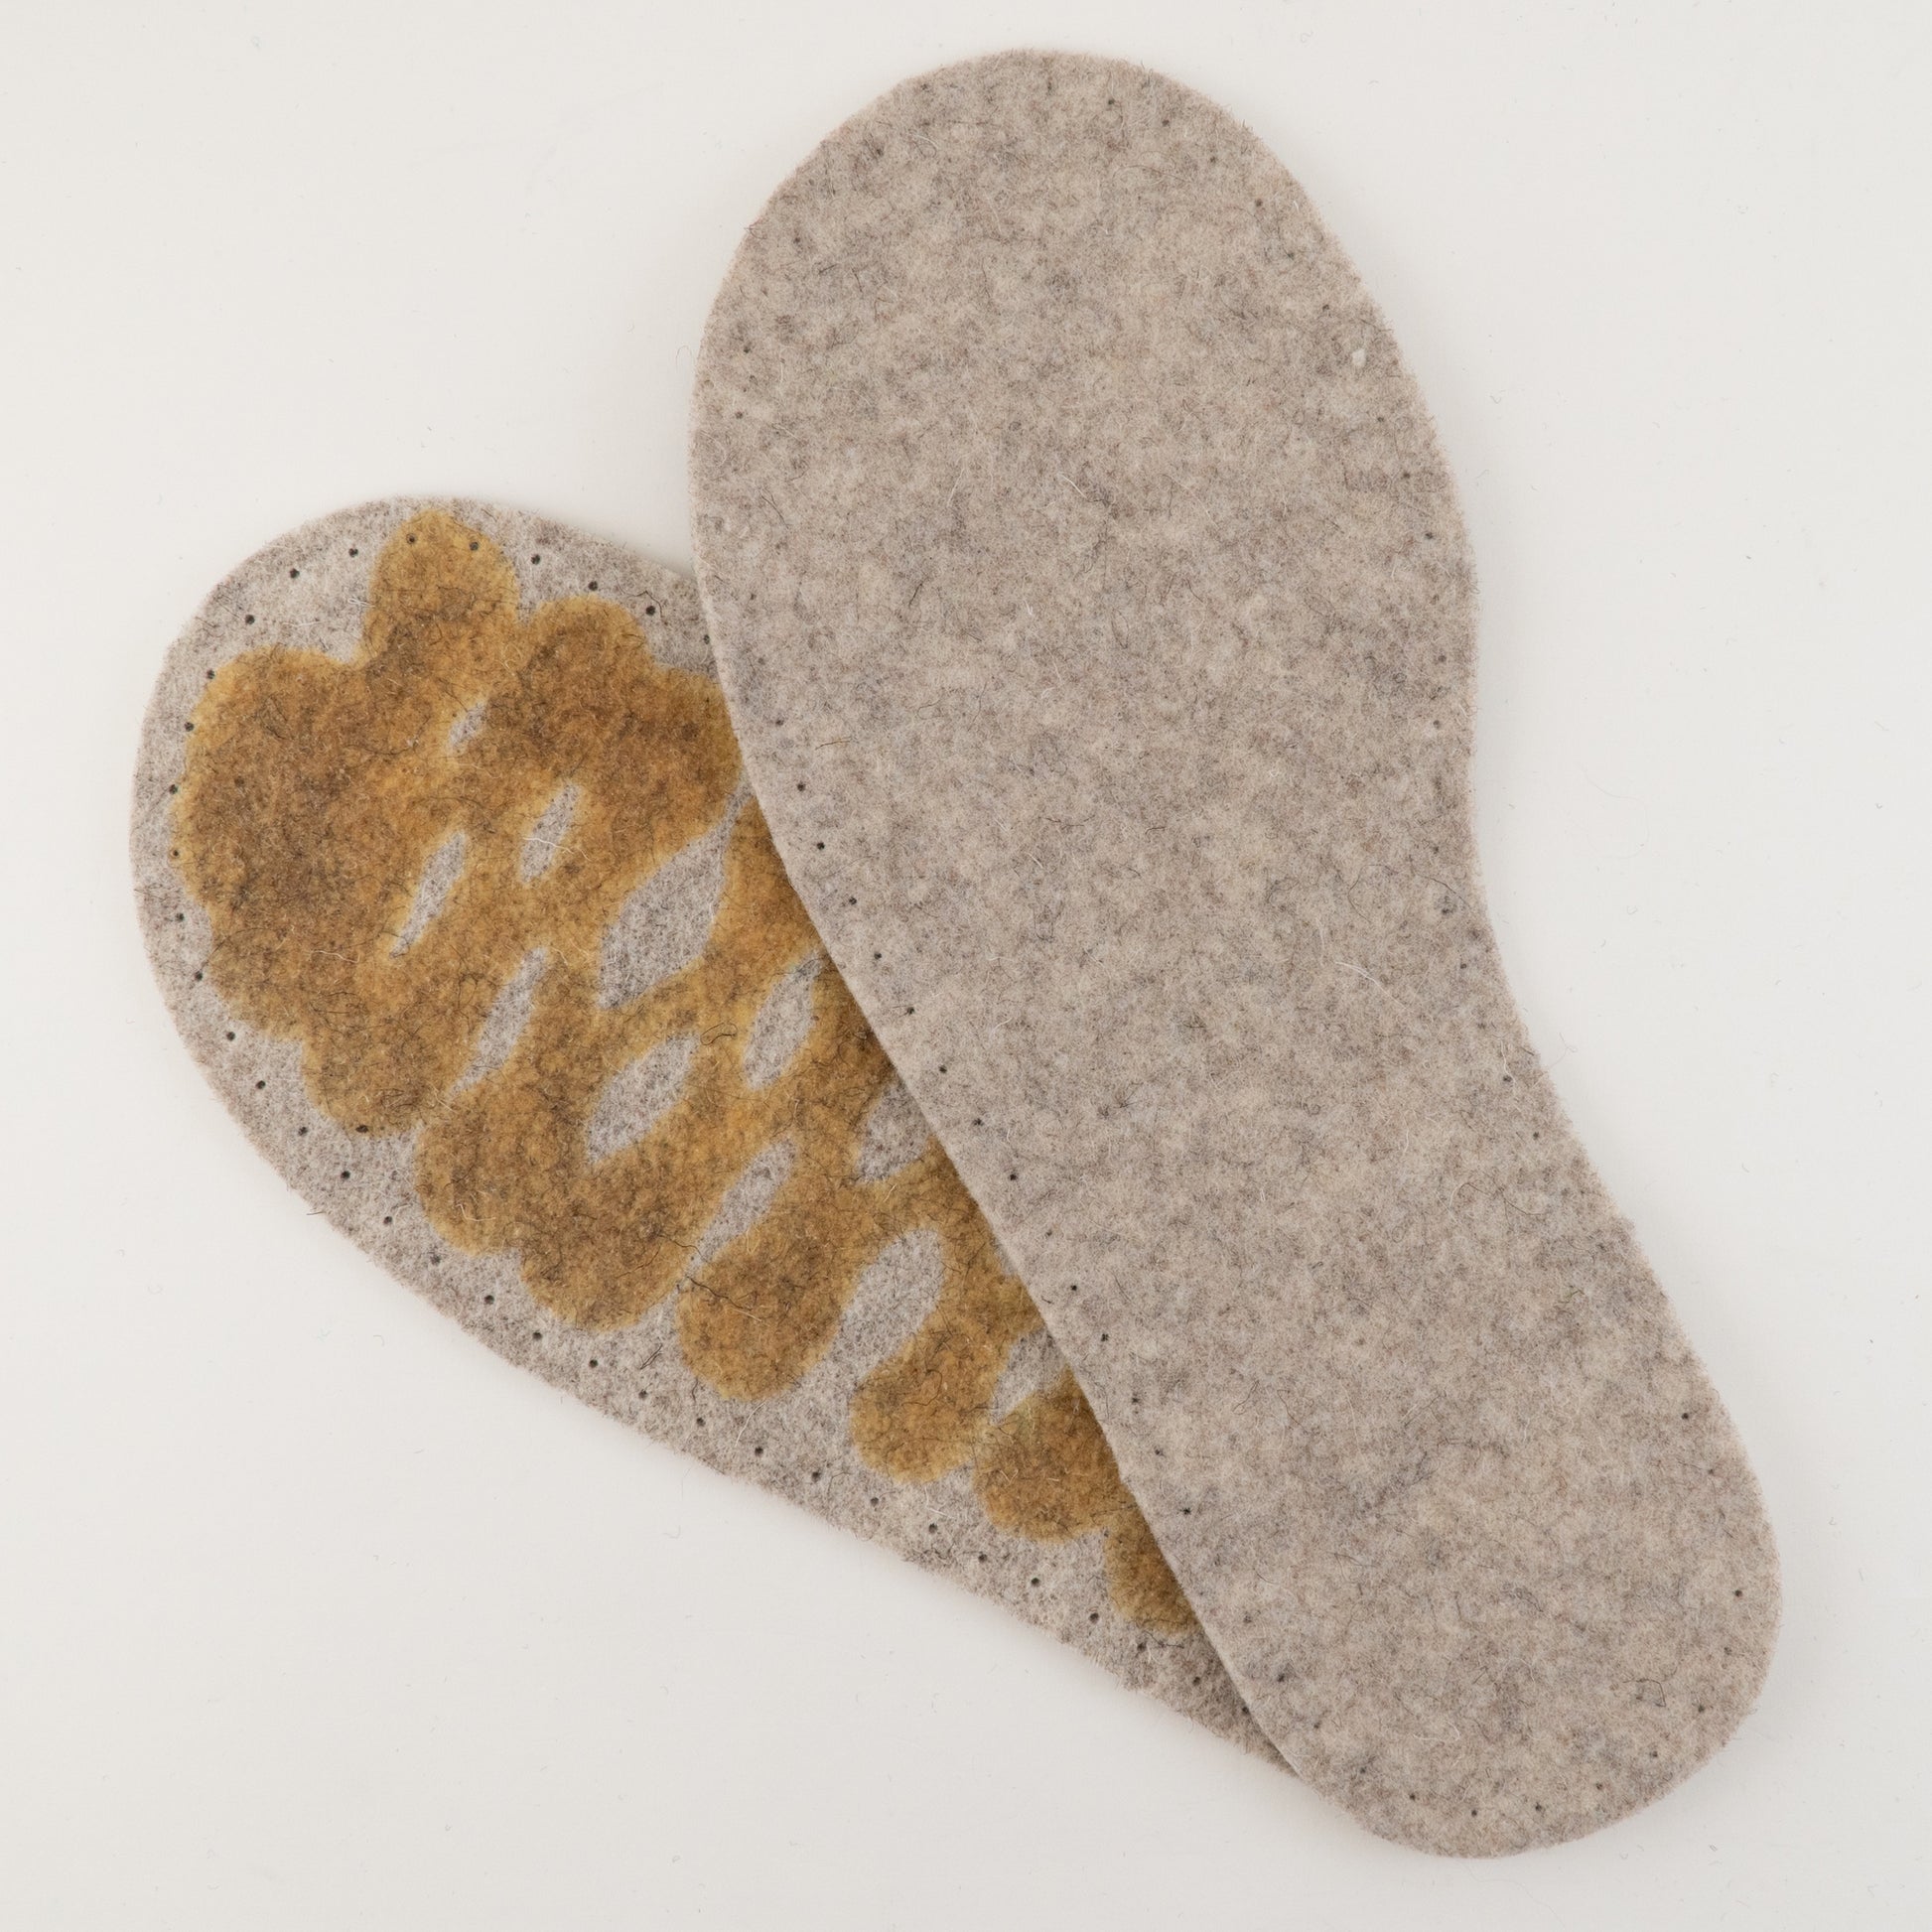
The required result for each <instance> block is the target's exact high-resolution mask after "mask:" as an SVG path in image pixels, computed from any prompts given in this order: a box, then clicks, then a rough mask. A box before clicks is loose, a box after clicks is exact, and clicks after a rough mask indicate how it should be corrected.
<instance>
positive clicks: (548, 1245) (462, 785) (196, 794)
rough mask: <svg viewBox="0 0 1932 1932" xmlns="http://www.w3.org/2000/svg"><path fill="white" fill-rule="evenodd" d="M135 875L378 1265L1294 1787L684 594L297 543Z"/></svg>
mask: <svg viewBox="0 0 1932 1932" xmlns="http://www.w3.org/2000/svg"><path fill="white" fill-rule="evenodd" d="M132 843H133V861H134V872H135V882H136V888H137V894H138V899H139V905H140V911H141V919H142V926H143V930H144V933H145V936H146V940H147V944H148V947H149V951H150V955H151V958H152V961H153V964H154V969H155V973H156V976H157V978H158V980H159V982H160V985H161V989H162V992H163V994H164V996H165V998H166V1000H167V1003H168V1007H169V1010H170V1011H171V1013H172V1014H173V1016H174V1018H175V1021H176V1023H177V1025H178V1026H179V1027H180V1029H181V1031H182V1034H183V1036H184V1038H185V1039H186V1040H187V1042H188V1044H189V1046H190V1048H191V1049H192V1050H193V1052H194V1053H195V1055H196V1057H197V1059H198V1060H199V1061H200V1062H201V1064H202V1066H203V1068H204V1070H205V1072H206V1073H207V1077H208V1079H209V1081H210V1082H211V1083H212V1085H213V1086H214V1088H215V1090H216V1092H217V1093H218V1094H219V1095H220V1097H221V1098H222V1100H223V1101H224V1102H225V1103H226V1105H227V1106H228V1108H229V1109H230V1111H231V1112H232V1113H233V1114H234V1115H235V1117H236V1119H237V1120H238V1121H239V1122H240V1123H241V1125H242V1126H243V1128H244V1129H245V1130H246V1131H247V1133H248V1135H249V1137H250V1138H251V1139H252V1140H253V1141H254V1142H255V1144H256V1146H257V1147H258V1148H259V1149H260V1150H261V1151H262V1153H264V1154H265V1155H266V1156H267V1157H268V1159H269V1160H270V1161H271V1162H272V1163H273V1164H274V1166H275V1167H276V1168H277V1169H278V1170H279V1171H280V1172H281V1173H283V1174H284V1175H285V1176H286V1177H287V1178H288V1179H289V1181H290V1182H291V1183H292V1184H293V1185H294V1186H295V1187H296V1188H297V1189H298V1190H299V1192H300V1193H301V1194H302V1195H303V1196H304V1197H305V1198H306V1199H307V1200H308V1201H309V1202H310V1203H312V1204H313V1205H314V1206H315V1207H316V1208H317V1209H319V1210H320V1211H322V1212H323V1213H325V1214H327V1215H328V1216H329V1218H330V1219H331V1220H332V1221H334V1222H335V1224H336V1225H337V1226H338V1227H340V1228H341V1229H342V1230H343V1231H344V1232H345V1234H347V1235H348V1236H349V1238H350V1239H351V1240H353V1241H354V1242H355V1243H356V1244H357V1245H358V1246H360V1247H361V1248H363V1249H364V1250H365V1251H366V1252H367V1253H368V1254H370V1255H371V1256H372V1257H373V1258H374V1259H376V1260H377V1261H379V1262H380V1263H381V1264H382V1265H383V1266H384V1267H386V1268H387V1269H389V1270H390V1271H391V1272H392V1273H393V1274H395V1275H397V1276H398V1277H399V1278H400V1279H402V1280H403V1281H405V1282H407V1283H408V1284H409V1285H410V1286H411V1287H413V1288H415V1289H416V1290H418V1291H419V1292H420V1293H422V1294H424V1295H425V1296H427V1297H428V1298H429V1299H430V1300H432V1301H433V1302H435V1303H436V1305H437V1306H438V1307H440V1308H442V1309H443V1310H445V1311H447V1312H449V1313H451V1314H453V1315H454V1316H456V1318H457V1319H458V1320H459V1321H461V1322H462V1323H463V1325H464V1326H465V1327H467V1328H469V1329H470V1330H471V1332H472V1333H474V1334H476V1335H477V1336H479V1337H480V1338H481V1339H483V1341H485V1342H486V1343H487V1344H488V1345H489V1346H490V1347H492V1348H494V1349H495V1350H497V1351H498V1352H499V1353H500V1354H502V1355H504V1356H506V1357H507V1358H508V1359H510V1360H511V1361H514V1362H517V1363H520V1364H522V1365H523V1366H525V1367H528V1368H531V1369H533V1370H535V1371H536V1372H537V1373H538V1374H540V1375H542V1376H543V1377H544V1378H545V1379H546V1380H548V1381H551V1382H553V1383H556V1384H557V1385H559V1386H561V1387H563V1388H567V1389H569V1390H571V1391H572V1392H573V1393H575V1394H576V1395H578V1396H580V1397H582V1398H583V1399H584V1400H585V1401H587V1402H589V1403H592V1404H593V1405H595V1406H596V1407H598V1408H601V1409H603V1410H606V1411H607V1412H609V1413H610V1414H612V1415H613V1416H615V1417H617V1418H618V1419H620V1420H621V1421H622V1422H625V1423H627V1424H629V1425H631V1426H632V1427H634V1428H636V1429H638V1430H640V1431H641V1432H643V1433H644V1434H646V1435H648V1436H651V1437H654V1438H656V1439H658V1440H660V1441H662V1442H666V1443H669V1444H671V1445H673V1446H675V1447H677V1448H679V1449H684V1450H686V1451H688V1452H690V1453H691V1454H694V1455H697V1456H699V1457H700V1458H701V1459H703V1460H704V1461H706V1462H708V1463H710V1464H711V1465H712V1466H713V1467H715V1468H718V1469H721V1470H723V1471H725V1472H727V1473H730V1474H734V1475H740V1476H744V1477H746V1478H748V1479H750V1480H752V1481H756V1482H758V1483H759V1484H761V1485H763V1486H764V1487H766V1488H768V1489H772V1490H775V1491H776V1492H778V1493H779V1494H781V1495H785V1496H789V1497H790V1498H792V1499H793V1500H794V1501H796V1502H799V1503H801V1504H803V1505H805V1506H806V1507H808V1508H810V1509H812V1510H814V1511H815V1512H817V1513H819V1514H821V1515H824V1516H827V1517H829V1518H830V1519H832V1520H833V1521H834V1522H837V1523H840V1524H842V1525H844V1526H846V1527H847V1528H850V1529H854V1530H857V1531H858V1532H860V1533H861V1534H863V1535H866V1536H869V1537H871V1538H873V1539H875V1540H877V1541H879V1542H882V1543H884V1544H886V1545H888V1546H889V1547H890V1548H893V1549H895V1550H897V1551H899V1552H900V1553H901V1554H902V1555H904V1556H906V1557H908V1558H910V1559H911V1560H912V1561H914V1562H916V1563H919V1564H921V1565H922V1566H924V1567H926V1568H928V1569H932V1570H935V1571H938V1572H940V1573H941V1574H944V1575H948V1576H951V1577H954V1578H956V1579H957V1580H958V1581H959V1582H961V1583H963V1584H965V1585H966V1586H967V1587H970V1588H972V1589H975V1590H977V1591H979V1592H981V1593H983V1594H986V1595H989V1596H992V1597H993V1598H995V1599H996V1600H998V1601H1000V1602H1003V1603H1005V1604H1007V1605H1008V1606H1009V1607H1010V1608H1012V1609H1013V1610H1015V1611H1016V1612H1017V1613H1018V1614H1020V1615H1022V1616H1024V1617H1026V1618H1027V1619H1028V1620H1029V1621H1030V1622H1033V1623H1035V1624H1037V1625H1039V1626H1041V1627H1043V1628H1044V1629H1047V1630H1049V1631H1051V1632H1053V1633H1054V1634H1056V1635H1058V1636H1060V1637H1062V1638H1063V1639H1064V1640H1065V1641H1067V1642H1068V1643H1070V1644H1072V1645H1073V1646H1074V1647H1075V1648H1077V1649H1078V1650H1080V1651H1081V1652H1083V1653H1084V1654H1085V1655H1087V1656H1089V1657H1091V1658H1093V1659H1094V1660H1095V1661H1096V1662H1098V1663H1100V1664H1102V1665H1104V1666H1105V1667H1106V1668H1108V1669H1110V1670H1112V1671H1113V1672H1114V1673H1115V1674H1116V1675H1118V1676H1119V1677H1120V1678H1122V1679H1123V1680H1124V1681H1125V1682H1127V1683H1129V1684H1131V1685H1134V1686H1137V1687H1139V1688H1143V1689H1146V1690H1148V1691H1150V1692H1152V1693H1154V1694H1155V1695H1156V1696H1158V1697H1161V1698H1162V1699H1164V1700H1165V1701H1166V1702H1168V1703H1169V1704H1171V1705H1173V1706H1174V1707H1175V1708H1176V1709H1178V1710H1180V1711H1182V1712H1185V1713H1186V1714H1188V1715H1190V1716H1192V1717H1194V1718H1196V1719H1198V1720H1199V1721H1200V1722H1202V1723H1203V1724H1205V1725H1208V1726H1210V1727H1211V1728H1213V1729H1214V1730H1216V1731H1218V1732H1220V1733H1221V1734H1222V1735H1224V1736H1227V1737H1229V1738H1231V1739H1233V1740H1235V1741H1237V1742H1239V1743H1241V1744H1242V1745H1243V1746H1244V1747H1246V1748H1249V1749H1253V1750H1257V1751H1259V1752H1261V1753H1263V1754H1266V1755H1270V1756H1272V1755H1273V1754H1272V1752H1269V1750H1268V1747H1267V1745H1266V1744H1265V1742H1263V1740H1262V1739H1261V1738H1260V1735H1259V1733H1258V1732H1257V1731H1256V1730H1255V1728H1254V1726H1253V1725H1252V1723H1251V1722H1250V1721H1249V1720H1248V1719H1247V1717H1246V1715H1245V1712H1244V1711H1243V1708H1242V1705H1241V1702H1240V1700H1239V1699H1238V1697H1237V1696H1236V1695H1235V1693H1234V1691H1233V1689H1232V1687H1231V1686H1230V1684H1229V1682H1228V1679H1227V1676H1226V1674H1225V1672H1224V1671H1223V1669H1222V1668H1221V1666H1220V1663H1219V1661H1218V1659H1217V1657H1216V1656H1215V1654H1214V1652H1213V1650H1212V1648H1211V1647H1210V1646H1209V1644H1208V1643H1207V1641H1206V1640H1205V1638H1204V1637H1203V1636H1202V1634H1201V1632H1200V1630H1199V1628H1198V1626H1197V1625H1195V1624H1194V1623H1193V1621H1192V1619H1191V1617H1190V1616H1189V1615H1188V1613H1187V1610H1186V1606H1185V1603H1184V1600H1183V1599H1181V1598H1180V1597H1179V1596H1178V1593H1177V1592H1176V1591H1174V1590H1173V1585H1172V1580H1171V1579H1169V1578H1168V1576H1167V1572H1166V1570H1165V1567H1164V1566H1163V1565H1162V1564H1161V1561H1160V1556H1159V1552H1158V1550H1156V1549H1155V1547H1154V1545H1153V1544H1152V1542H1151V1540H1149V1539H1148V1538H1147V1534H1146V1530H1145V1526H1144V1524H1142V1523H1141V1520H1140V1517H1139V1514H1138V1512H1137V1511H1136V1510H1135V1509H1134V1506H1133V1503H1132V1499H1131V1498H1130V1497H1129V1496H1128V1495H1127V1493H1126V1492H1125V1490H1124V1489H1122V1488H1121V1486H1120V1484H1119V1481H1118V1477H1117V1475H1116V1473H1115V1470H1114V1465H1113V1462H1112V1458H1111V1456H1110V1455H1109V1454H1108V1452H1107V1449H1106V1445H1105V1442H1104V1440H1103V1439H1102V1438H1101V1436H1100V1434H1099V1432H1098V1431H1097V1429H1095V1428H1094V1426H1093V1423H1092V1419H1091V1417H1090V1415H1089V1414H1088V1412H1087V1410H1086V1406H1085V1403H1084V1401H1083V1400H1082V1399H1081V1398H1080V1395H1079V1392H1078V1389H1077V1386H1076V1385H1075V1384H1074V1382H1073V1380H1072V1377H1071V1376H1070V1375H1069V1374H1068V1373H1067V1372H1066V1369H1065V1365H1064V1362H1063V1361H1062V1359H1061V1358H1060V1356H1059V1354H1058V1351H1057V1350H1056V1349H1055V1348H1054V1346H1053V1345H1052V1343H1051V1342H1050V1341H1049V1340H1048V1339H1047V1337H1046V1336H1045V1335H1044V1333H1043V1332H1041V1331H1040V1328H1039V1322H1038V1316H1037V1314H1036V1312H1035V1311H1034V1309H1033V1307H1032V1305H1031V1303H1030V1302H1029V1301H1028V1299H1027V1297H1026V1295H1025V1293H1024V1291H1023V1290H1022V1289H1021V1288H1020V1286H1019V1284H1018V1282H1017V1281H1015V1280H1013V1279H1012V1277H1011V1275H1010V1273H1009V1271H1008V1270H1007V1267H1006V1264H1005V1262H1004V1258H1003V1257H1002V1256H1001V1255H1000V1254H999V1251H998V1249H997V1246H996V1245H995V1244H994V1243H993V1241H992V1239H991V1236H990V1234H989V1233H988V1232H987V1230H986V1228H985V1224H984V1222H983V1220H982V1219H981V1218H980V1216H979V1214H978V1212H977V1210H976V1209H975V1208H974V1206H973V1204H972V1202H971V1200H970V1198H969V1197H968V1196H967V1195H966V1194H965V1192H964V1190H963V1189H962V1188H961V1187H960V1186H959V1184H958V1182H957V1179H956V1178H955V1177H954V1176H953V1175H952V1173H951V1169H950V1166H949V1164H947V1162H946V1160H945V1157H944V1155H943V1154H942V1153H941V1152H940V1151H939V1150H938V1148H937V1147H936V1146H935V1145H934V1144H933V1143H932V1142H931V1139H930V1136H929V1134H928V1131H927V1129H926V1127H925V1125H924V1123H923V1122H922V1121H921V1120H920V1119H919V1117H918V1114H917V1111H916V1109H914V1108H913V1107H912V1106H911V1104H910V1102H909V1100H908V1099H907V1098H906V1096H905V1093H904V1091H903V1089H902V1088H901V1087H900V1086H899V1085H898V1083H897V1080H896V1079H894V1078H893V1076H892V1070H891V1067H890V1065H889V1063H888V1062H887V1061H886V1060H885V1057H884V1055H883V1053H881V1052H880V1051H879V1049H878V1046H877V1043H876V1041H874V1040H873V1038H872V1035H870V1033H869V1032H868V1030H867V1029H866V1028H865V1026H864V1024H863V1022H862V1021H861V1020H860V1019H859V1017H858V1015H857V1012H856V1009H855V1008H853V1007H852V1004H851V1002H850V999H849V996H847V995H846V994H845V992H844V989H843V987H842V986H841V985H840V983H839V980H838V976H837V974H836V973H835V972H834V971H833V970H832V969H830V968H829V967H828V966H826V964H825V962H824V959H823V955H822V953H821V952H820V950H819V948H818V945H817V941H816V937H815V935H814V934H813V933H812V931H811V928H810V926H809V923H808V922H807V921H806V920H805V918H804V915H803V912H802V910H801V909H800V908H799V906H798V904H797V901H796V899H795V898H794V897H792V895H791V894H790V892H789V889H788V888H787V886H786V885H785V882H784V878H783V874H782V872H781V871H780V870H779V869H778V866H777V863H776V860H775V857H774V856H773V855H772V854H771V851H770V847H769V844H768V840H767V839H766V837H765V834H764V832H763V828H762V824H761V821H760V819H759V813H758V809H757V806H756V804H755V803H754V802H753V801H751V800H750V798H749V794H748V792H747V790H746V787H745V785H744V782H743V779H742V775H741V774H740V772H739V768H738V759H737V752H736V748H735V745H734V744H733V741H732V738H731V734H730V730H729V725H728V722H727V719H726V714H725V709H724V706H723V703H722V700H721V698H720V697H719V694H718V690H717V685H716V681H715V677H714V675H713V673H712V669H711V662H710V653H709V649H708V644H707V640H706V637H705V633H704V628H703V624H702V621H701V619H700V617H699V613H698V606H697V599H696V595H695V592H694V589H693V587H692V585H691V584H690V583H689V582H688V581H686V580H684V579H682V578H679V577H677V576H675V575H674V574H672V573H671V572H669V571H666V570H663V569H660V568H658V567H656V566H654V565H652V564H649V563H647V562H645V561H644V560H643V559H641V558H639V557H636V556H634V555H633V554H631V553H629V552H628V551H626V550H624V549H622V548H621V547H619V546H616V545H613V544H610V543H605V542H601V541H599V540H597V539H594V538H591V537H587V536H584V535H582V534H580V533H578V532H575V531H573V530H570V529H567V528H565V527H563V526H561V525H558V524H555V523H552V522H549V521H546V520H544V519H541V518H537V517H532V516H528V515H524V514H522V513H519V512H516V511H511V510H506V509H502V508H498V507H492V506H489V505H484V504H479V503H465V502H455V503H427V502H420V501H390V502H377V503H372V504H368V505H365V506H363V507H361V508H357V509H353V510H348V511H345V512H343V513H342V514H339V515H336V516H332V517H327V518H324V519H323V520H321V521H319V522H316V523H312V524H309V525H307V526H306V527H304V528H302V529H300V530H297V531H295V532H293V533H292V534H291V535H289V536H286V537H284V538H281V539H280V540H278V541H277V542H275V543H273V544H271V545H270V546H269V547H268V548H267V549H265V550H263V551H261V552H260V553H259V554H258V555H256V556H255V557H253V558H251V559H250V560H249V561H248V562H247V563H246V564H244V565H242V566H241V568H240V569H239V570H237V571H236V572H235V573H234V574H233V575H232V576H231V577H229V578H228V579H227V580H226V581H225V582H224V583H222V584H221V585H220V586H219V587H218V588H217V589H216V590H215V591H214V592H213V593H212V594H211V595H210V597H209V598H208V600H207V603H206V604H205V605H204V606H203V608H202V609H201V611H200V612H199V613H198V614H197V615H196V617H195V619H194V620H193V621H192V622H191V623H190V624H189V626H188V628H187V629H186V630H185V631H184V633H183V634H182V636H181V637H180V639H179V640H178V641H177V642H176V644H175V645H174V647H173V648H172V650H171V651H170V652H169V654H168V657H167V661H166V664H165V666H164V667H163V670H162V673H161V677H160V681H159V683H158V685H157V688H156V691H155V695H154V699H153V702H152V705H151V707H150V711H149V714H148V719H147V724H146V727H145V730H144V734H143V738H142V742H141V748H140V758H139V767H138V771H137V774H136V779H135V788H134V816H133V835H132ZM772 1613H773V1614H774V1615H777V1614H782V1608H781V1606H778V1605H773V1606H772Z"/></svg>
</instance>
